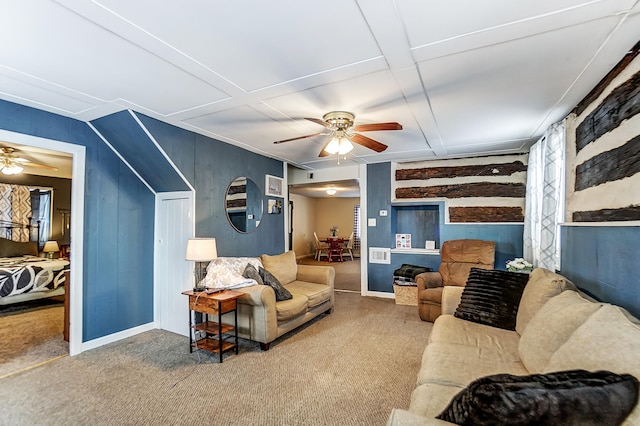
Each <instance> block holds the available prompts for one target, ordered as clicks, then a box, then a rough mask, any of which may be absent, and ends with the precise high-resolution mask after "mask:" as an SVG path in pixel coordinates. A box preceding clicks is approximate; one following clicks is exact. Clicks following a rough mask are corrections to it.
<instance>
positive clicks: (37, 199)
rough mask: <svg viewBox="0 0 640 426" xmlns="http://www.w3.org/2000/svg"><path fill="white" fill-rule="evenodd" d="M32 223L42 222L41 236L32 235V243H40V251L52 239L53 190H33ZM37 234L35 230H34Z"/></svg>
mask: <svg viewBox="0 0 640 426" xmlns="http://www.w3.org/2000/svg"><path fill="white" fill-rule="evenodd" d="M30 192H31V214H32V216H31V222H32V223H34V224H35V223H37V222H38V221H39V222H40V233H39V235H37V236H36V235H35V234H34V235H32V236H31V240H32V241H38V249H42V248H43V247H44V243H46V242H47V241H48V240H49V237H51V206H52V204H53V189H51V188H31V190H30ZM34 233H35V230H34Z"/></svg>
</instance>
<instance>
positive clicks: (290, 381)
mask: <svg viewBox="0 0 640 426" xmlns="http://www.w3.org/2000/svg"><path fill="white" fill-rule="evenodd" d="M430 330H431V324H430V323H426V322H422V321H420V320H419V318H418V314H417V310H416V308H415V307H412V306H402V305H396V304H395V303H394V301H393V300H391V299H378V298H371V297H361V296H360V295H358V294H354V293H344V292H338V293H336V307H335V309H334V311H333V313H332V314H329V315H322V316H320V317H319V318H318V319H317V320H315V321H312V322H311V323H310V324H307V325H306V326H304V327H302V328H300V329H298V330H297V331H295V332H294V333H290V334H287V335H285V336H283V338H280V339H278V340H276V341H275V342H274V343H273V344H272V347H271V349H270V350H269V351H266V352H262V351H260V349H259V347H258V345H257V344H254V343H252V342H249V341H246V340H242V339H241V344H240V354H239V355H233V354H230V355H228V356H226V358H225V361H224V362H223V363H222V364H219V363H218V362H217V357H216V356H213V355H212V354H209V353H206V352H195V353H193V354H190V353H189V348H188V341H187V338H186V337H182V336H178V335H175V334H172V333H169V332H165V331H161V330H154V331H150V332H146V333H142V334H140V335H137V336H134V337H132V338H128V339H125V340H123V341H120V342H116V343H113V344H110V345H106V346H103V347H100V348H97V349H94V350H91V351H87V352H84V353H82V354H80V355H78V356H75V357H65V358H61V359H58V360H56V361H54V362H51V363H48V364H45V365H43V366H41V367H38V368H34V369H31V370H28V371H25V372H22V373H19V374H15V375H11V376H9V377H5V378H2V379H0V400H1V401H2V404H3V409H2V411H0V424H3V425H23V424H30V425H40V424H47V425H67V424H92V425H114V424H117V425H125V424H147V425H156V424H174V425H181V424H196V423H213V424H216V425H383V424H385V422H386V420H387V418H388V416H389V413H390V411H391V409H392V408H393V407H403V408H406V407H407V406H408V405H409V400H410V395H411V391H412V390H413V388H414V386H415V381H416V374H417V372H418V369H419V366H420V359H421V355H422V352H423V350H424V347H425V345H426V341H427V339H428V335H429V332H430Z"/></svg>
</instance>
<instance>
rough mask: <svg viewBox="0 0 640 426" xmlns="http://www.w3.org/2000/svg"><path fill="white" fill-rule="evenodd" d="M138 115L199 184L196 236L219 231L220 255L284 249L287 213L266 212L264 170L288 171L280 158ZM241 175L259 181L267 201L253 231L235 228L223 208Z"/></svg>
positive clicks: (258, 184)
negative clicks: (256, 227) (242, 231)
mask: <svg viewBox="0 0 640 426" xmlns="http://www.w3.org/2000/svg"><path fill="white" fill-rule="evenodd" d="M137 116H138V117H139V118H140V121H141V122H142V123H143V124H144V126H145V127H146V128H147V129H148V130H149V132H150V133H151V134H152V135H153V137H154V138H155V139H156V141H157V142H158V144H159V145H160V146H161V147H162V149H163V150H164V151H165V152H166V153H167V155H168V156H169V157H170V158H171V161H173V163H174V164H175V165H176V166H177V167H178V168H179V169H180V171H181V173H182V174H183V175H184V176H185V177H186V178H187V179H188V180H189V182H190V183H191V185H193V187H194V188H195V189H196V236H198V237H215V238H216V240H217V245H218V255H219V256H259V255H261V254H264V253H267V254H279V253H282V252H283V251H284V247H285V244H284V220H283V214H267V199H268V197H266V196H265V195H264V194H265V188H264V185H265V175H267V174H269V175H273V176H278V177H282V176H283V165H282V162H281V161H278V160H273V159H271V158H267V157H264V156H262V155H259V154H254V153H252V152H249V151H246V150H244V149H242V148H238V147H237V146H233V145H230V144H227V143H224V142H220V141H217V140H215V139H212V138H208V137H206V136H203V135H200V134H195V133H193V132H189V131H187V130H182V129H178V128H176V127H174V126H172V125H170V124H167V123H163V122H161V121H158V120H155V119H153V118H150V117H147V116H145V115H142V114H137ZM240 176H246V177H248V178H249V179H251V180H253V181H254V182H255V183H256V184H257V186H258V188H260V196H261V199H262V202H263V209H264V213H263V215H262V220H261V222H260V226H259V227H258V229H257V230H256V231H254V232H252V233H249V234H241V233H238V232H237V231H236V230H235V229H233V227H232V226H231V224H230V223H229V221H228V219H227V215H226V212H225V208H224V207H225V194H226V191H227V187H228V186H229V184H230V183H231V182H232V181H233V180H234V179H235V178H237V177H240ZM272 198H273V197H272Z"/></svg>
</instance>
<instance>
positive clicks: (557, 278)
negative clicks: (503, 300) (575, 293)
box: [516, 268, 577, 336]
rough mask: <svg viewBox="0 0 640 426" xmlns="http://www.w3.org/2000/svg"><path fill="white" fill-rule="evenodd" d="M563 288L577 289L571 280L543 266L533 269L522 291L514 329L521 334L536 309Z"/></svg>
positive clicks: (563, 289)
mask: <svg viewBox="0 0 640 426" xmlns="http://www.w3.org/2000/svg"><path fill="white" fill-rule="evenodd" d="M565 290H577V288H576V286H575V285H573V283H572V282H571V281H569V280H568V279H566V278H565V277H563V276H562V275H559V274H556V273H555V272H551V271H549V270H547V269H544V268H536V269H534V270H533V271H532V272H531V274H530V276H529V282H528V283H527V286H526V287H525V289H524V292H522V298H521V299H520V306H519V307H518V316H517V317H516V331H517V332H518V334H520V335H521V336H522V333H524V330H525V328H527V324H529V321H530V320H531V318H533V316H534V315H535V314H536V312H538V310H539V309H540V308H541V307H542V306H543V305H544V304H545V303H547V302H548V301H549V299H551V298H552V297H554V296H557V295H558V294H560V293H562V292H563V291H565Z"/></svg>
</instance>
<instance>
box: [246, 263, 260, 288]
mask: <svg viewBox="0 0 640 426" xmlns="http://www.w3.org/2000/svg"><path fill="white" fill-rule="evenodd" d="M242 276H243V277H245V278H249V279H251V280H255V281H256V282H257V283H258V284H259V285H264V281H262V277H261V276H260V273H259V272H258V270H257V269H256V267H255V266H253V265H252V264H250V263H247V266H246V267H245V268H244V272H243V273H242Z"/></svg>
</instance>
